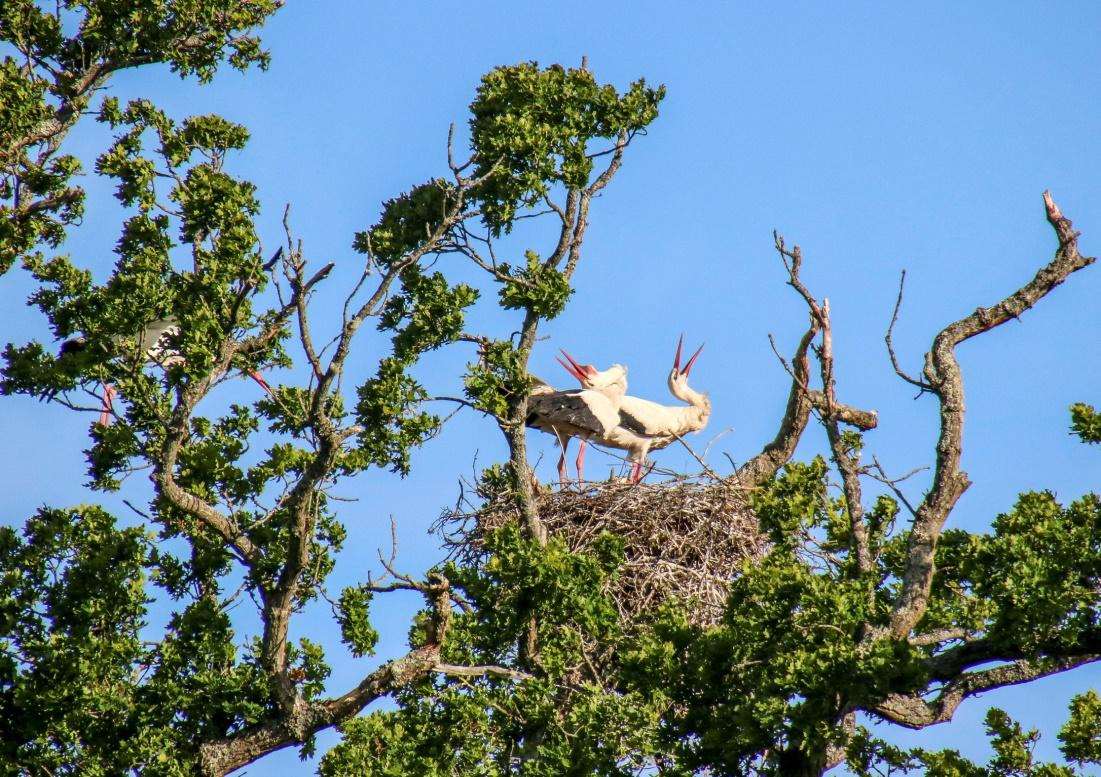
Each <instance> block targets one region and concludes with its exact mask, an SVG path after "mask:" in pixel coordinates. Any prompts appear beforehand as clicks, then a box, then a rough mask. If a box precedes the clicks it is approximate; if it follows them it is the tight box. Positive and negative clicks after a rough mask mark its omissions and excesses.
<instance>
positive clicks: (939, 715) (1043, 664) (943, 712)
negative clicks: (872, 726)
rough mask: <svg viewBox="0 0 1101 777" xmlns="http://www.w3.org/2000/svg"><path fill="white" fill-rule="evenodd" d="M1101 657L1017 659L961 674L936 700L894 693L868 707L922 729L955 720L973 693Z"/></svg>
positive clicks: (1027, 679) (881, 715)
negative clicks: (960, 707) (963, 703)
mask: <svg viewBox="0 0 1101 777" xmlns="http://www.w3.org/2000/svg"><path fill="white" fill-rule="evenodd" d="M1098 660H1101V655H1096V654H1095V655H1086V656H1076V657H1071V658H1048V659H1038V660H1021V661H1014V662H1013V663H1011V664H1005V665H1003V666H997V667H994V668H993V669H985V670H983V671H981V672H968V673H966V674H964V675H961V676H960V677H958V678H956V679H955V680H952V681H951V682H949V683H947V684H945V685H944V687H943V688H941V690H940V693H938V694H937V696H936V698H935V699H933V700H932V701H926V700H925V699H924V698H922V697H921V696H920V695H919V694H916V693H915V694H891V695H890V696H888V697H887V698H886V699H884V700H883V701H881V702H880V703H879V704H876V705H873V706H871V707H870V708H868V712H872V713H874V714H876V715H879V716H880V717H883V718H886V719H887V720H889V721H891V722H892V723H897V724H899V725H900V726H905V727H906V728H912V729H921V728H925V727H926V726H934V725H936V724H937V723H944V722H946V721H948V720H951V719H952V716H953V715H954V714H955V712H956V709H957V708H958V707H959V706H960V704H961V703H962V702H963V700H964V699H966V698H968V697H969V696H974V695H975V694H978V693H982V692H984V691H991V690H994V689H995V688H1004V687H1005V686H1007V685H1018V684H1020V683H1027V682H1029V681H1031V680H1036V679H1039V678H1041V677H1047V676H1049V675H1053V674H1059V673H1060V672H1065V671H1067V670H1069V669H1074V668H1075V667H1078V666H1082V665H1084V664H1089V663H1093V662H1094V661H1098Z"/></svg>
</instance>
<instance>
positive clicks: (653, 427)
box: [619, 396, 673, 437]
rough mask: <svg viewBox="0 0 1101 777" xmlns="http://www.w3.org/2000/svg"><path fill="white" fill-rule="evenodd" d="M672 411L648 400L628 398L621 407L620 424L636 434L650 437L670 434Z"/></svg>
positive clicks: (625, 398)
mask: <svg viewBox="0 0 1101 777" xmlns="http://www.w3.org/2000/svg"><path fill="white" fill-rule="evenodd" d="M672 409H673V408H670V407H667V406H665V405H659V404H658V403H657V402H651V401H650V400H648V399H640V398H639V397H632V396H626V397H624V398H623V402H622V403H621V404H620V406H619V423H620V425H621V426H624V427H626V428H627V429H630V430H631V431H632V432H635V433H636V434H645V435H647V436H650V437H653V436H654V435H659V434H668V433H669V432H668V429H669V425H670V419H669V411H670V410H672Z"/></svg>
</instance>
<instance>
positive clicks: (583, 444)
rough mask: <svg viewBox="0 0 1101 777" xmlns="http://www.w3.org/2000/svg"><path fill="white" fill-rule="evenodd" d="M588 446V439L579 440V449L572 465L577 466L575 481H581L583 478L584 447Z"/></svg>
mask: <svg viewBox="0 0 1101 777" xmlns="http://www.w3.org/2000/svg"><path fill="white" fill-rule="evenodd" d="M587 447H588V441H587V440H582V441H581V450H579V451H578V452H577V460H576V461H574V465H575V466H576V467H577V482H578V483H582V482H583V481H584V480H585V476H584V474H582V473H583V472H584V471H585V449H586V448H587Z"/></svg>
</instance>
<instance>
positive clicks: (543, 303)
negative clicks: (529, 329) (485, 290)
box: [498, 251, 573, 320]
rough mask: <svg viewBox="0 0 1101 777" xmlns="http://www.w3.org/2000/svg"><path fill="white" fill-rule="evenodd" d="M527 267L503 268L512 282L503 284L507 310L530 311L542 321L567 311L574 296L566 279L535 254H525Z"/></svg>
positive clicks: (504, 305)
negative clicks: (571, 296) (571, 297)
mask: <svg viewBox="0 0 1101 777" xmlns="http://www.w3.org/2000/svg"><path fill="white" fill-rule="evenodd" d="M524 259H525V262H526V264H525V266H524V267H517V268H513V267H512V266H511V265H509V264H502V265H500V268H499V271H500V273H501V274H502V275H506V276H509V280H507V281H505V282H504V283H502V284H501V289H500V291H499V292H498V296H499V298H500V301H501V307H503V308H505V309H506V310H529V311H531V312H532V313H534V314H535V315H537V316H539V317H540V318H544V319H548V320H549V319H552V318H555V317H557V316H558V315H559V314H560V313H561V312H562V311H563V310H565V309H566V303H567V302H568V301H569V299H570V295H571V294H572V293H573V289H571V288H570V283H569V281H568V280H567V279H566V276H565V275H564V274H563V273H561V272H559V271H558V270H557V269H556V268H554V267H549V266H547V265H546V264H544V263H543V262H542V261H540V259H539V255H538V254H536V253H535V252H534V251H528V252H526V253H525V254H524Z"/></svg>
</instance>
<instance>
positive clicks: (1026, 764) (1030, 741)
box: [848, 691, 1101, 777]
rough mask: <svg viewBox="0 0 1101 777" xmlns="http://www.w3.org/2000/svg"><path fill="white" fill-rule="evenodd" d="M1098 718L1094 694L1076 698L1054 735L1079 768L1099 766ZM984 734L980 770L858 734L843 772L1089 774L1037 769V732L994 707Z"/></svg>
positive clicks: (957, 757) (946, 755)
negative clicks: (986, 745)
mask: <svg viewBox="0 0 1101 777" xmlns="http://www.w3.org/2000/svg"><path fill="white" fill-rule="evenodd" d="M1098 713H1099V709H1098V705H1097V694H1096V693H1094V692H1093V691H1089V692H1088V693H1085V694H1082V695H1080V696H1076V697H1075V698H1074V700H1073V701H1072V702H1071V719H1070V720H1069V721H1068V722H1067V724H1066V725H1065V726H1064V727H1063V730H1062V732H1061V733H1060V734H1059V738H1060V739H1061V740H1062V741H1063V743H1064V744H1063V747H1062V750H1063V753H1064V755H1066V757H1067V758H1068V759H1069V760H1071V761H1074V762H1076V763H1077V764H1078V765H1079V766H1082V765H1084V764H1096V763H1101V760H1099V759H1098V752H1099V751H1098V749H1097V740H1098V733H1097V732H1098V730H1099V722H1098ZM985 728H986V734H987V736H988V737H989V738H990V745H991V748H992V749H993V751H994V753H993V755H992V756H991V758H990V760H989V762H988V763H986V764H985V765H980V764H977V763H975V762H974V761H971V760H970V759H968V758H966V757H964V756H963V755H961V754H960V753H959V751H957V750H936V751H933V750H925V749H922V748H915V749H913V750H903V749H901V748H898V747H893V746H891V745H888V744H887V743H886V742H883V741H882V740H879V739H876V738H874V737H872V736H871V735H870V734H869V733H868V732H867V731H865V730H861V731H860V732H859V733H858V735H857V736H856V737H855V738H854V740H853V742H852V743H851V744H850V746H849V749H848V766H849V769H850V770H851V771H852V772H853V774H855V775H856V776H857V777H872V775H881V774H884V773H885V772H884V771H883V767H888V768H889V769H890V771H889V772H886V773H888V774H898V775H904V774H922V775H927V776H928V777H1085V775H1086V774H1089V772H1080V771H1078V770H1076V769H1073V768H1071V767H1069V766H1061V765H1059V764H1053V763H1038V762H1037V761H1036V759H1035V757H1034V755H1033V751H1034V750H1035V747H1036V743H1037V742H1038V741H1039V739H1040V732H1039V731H1036V730H1035V729H1033V730H1031V731H1026V730H1025V729H1024V728H1022V726H1021V725H1020V724H1019V723H1017V722H1016V721H1015V720H1013V719H1012V718H1010V717H1009V715H1007V714H1006V713H1005V712H1004V711H1002V710H1000V709H998V708H996V707H992V708H991V709H989V710H988V711H987V713H986V721H985ZM1068 732H1070V733H1068ZM1079 737H1081V739H1079ZM1079 748H1082V749H1079Z"/></svg>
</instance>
